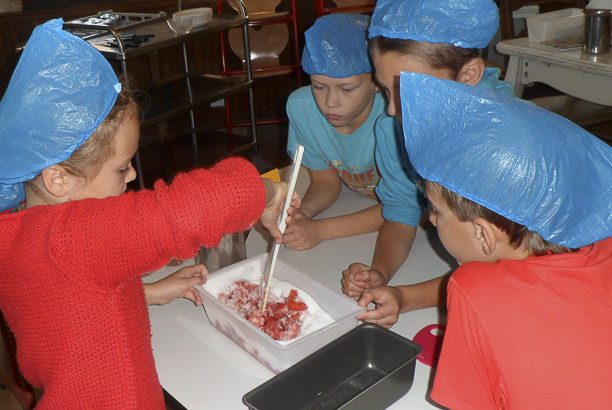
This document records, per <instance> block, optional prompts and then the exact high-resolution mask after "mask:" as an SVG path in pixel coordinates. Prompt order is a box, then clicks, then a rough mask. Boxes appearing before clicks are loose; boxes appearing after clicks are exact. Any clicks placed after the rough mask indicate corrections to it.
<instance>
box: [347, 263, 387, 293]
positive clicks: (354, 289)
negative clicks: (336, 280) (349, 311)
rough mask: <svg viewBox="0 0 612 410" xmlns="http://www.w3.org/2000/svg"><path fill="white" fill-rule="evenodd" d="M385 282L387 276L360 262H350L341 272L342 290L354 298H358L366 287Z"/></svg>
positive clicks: (382, 284)
mask: <svg viewBox="0 0 612 410" xmlns="http://www.w3.org/2000/svg"><path fill="white" fill-rule="evenodd" d="M386 284H387V278H386V277H385V276H384V275H383V274H382V273H380V272H379V271H377V270H376V269H372V267H370V266H367V265H364V264H362V263H352V264H351V265H350V266H349V267H348V269H345V270H344V271H343V272H342V292H343V293H344V294H345V295H346V296H348V297H350V298H353V299H355V300H359V298H360V297H361V295H362V294H363V292H364V291H365V290H366V289H368V288H375V287H379V286H384V285H386Z"/></svg>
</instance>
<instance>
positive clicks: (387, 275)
mask: <svg viewBox="0 0 612 410" xmlns="http://www.w3.org/2000/svg"><path fill="white" fill-rule="evenodd" d="M415 236H416V227H414V226H410V225H404V224H402V223H399V222H392V221H387V220H384V222H383V224H382V227H381V228H380V231H379V233H378V238H377V239H376V248H375V249H374V257H373V258H372V266H367V265H364V264H361V263H353V264H351V265H350V266H349V267H348V269H346V270H345V271H344V272H342V292H344V294H345V295H347V296H348V297H351V298H353V299H355V300H358V299H359V298H360V297H361V294H362V293H363V291H364V290H365V289H368V288H375V287H379V286H384V285H386V284H387V283H388V282H389V281H390V280H391V278H392V277H393V275H395V272H397V270H398V269H399V268H400V266H402V264H403V263H404V261H405V260H406V258H407V257H408V254H409V253H410V249H411V248H412V243H413V242H414V238H415Z"/></svg>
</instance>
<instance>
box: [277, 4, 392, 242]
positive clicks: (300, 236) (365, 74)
mask: <svg viewBox="0 0 612 410" xmlns="http://www.w3.org/2000/svg"><path fill="white" fill-rule="evenodd" d="M368 23H369V17H368V16H365V15H357V14H342V13H335V14H330V15H327V16H324V17H321V18H319V19H317V21H316V22H315V23H314V25H313V26H312V27H311V28H310V29H308V30H307V31H306V32H305V39H306V45H305V47H304V52H303V56H302V67H303V69H304V71H305V72H306V73H308V74H309V75H310V80H311V83H312V85H311V86H307V87H302V88H300V89H298V90H296V91H295V92H293V93H292V94H291V95H290V96H289V100H288V101H287V115H288V117H289V137H288V143H287V152H288V153H289V155H293V153H294V151H295V146H296V144H298V143H299V144H302V145H304V147H305V153H304V158H303V161H302V164H303V165H304V166H305V167H306V168H307V169H308V173H309V175H310V186H309V187H308V190H307V191H306V193H305V195H304V198H303V200H302V204H301V206H300V208H298V209H295V208H291V209H290V210H289V218H288V219H287V229H286V231H285V234H284V237H283V242H284V243H285V246H287V247H288V248H292V249H298V250H304V249H309V248H312V247H313V246H316V245H317V244H318V243H320V242H321V241H324V240H327V239H333V238H339V237H344V236H349V235H355V234H360V233H365V232H372V231H376V230H378V229H379V228H380V226H381V224H382V216H381V211H380V209H381V206H380V204H377V205H374V206H372V207H370V208H367V209H364V210H361V211H359V212H356V213H353V214H348V215H342V216H338V217H333V218H325V219H318V220H315V219H313V218H314V217H315V216H316V215H318V214H319V213H321V212H322V211H324V210H325V209H327V208H329V207H330V206H331V205H332V204H333V203H334V202H335V201H336V199H337V198H338V195H339V194H340V190H341V188H342V184H343V183H344V184H345V185H346V186H347V187H348V188H350V189H352V190H353V191H355V192H358V193H360V194H362V195H364V196H367V197H372V198H374V197H375V193H374V187H375V186H376V183H377V182H378V178H379V176H378V171H377V169H376V163H375V160H374V124H375V121H376V119H377V117H378V116H379V115H380V114H381V113H383V112H384V111H385V102H384V99H383V97H382V96H381V95H380V94H379V93H378V92H376V87H375V85H374V82H373V79H372V65H371V63H370V59H369V56H368V44H367V38H366V30H367V28H368Z"/></svg>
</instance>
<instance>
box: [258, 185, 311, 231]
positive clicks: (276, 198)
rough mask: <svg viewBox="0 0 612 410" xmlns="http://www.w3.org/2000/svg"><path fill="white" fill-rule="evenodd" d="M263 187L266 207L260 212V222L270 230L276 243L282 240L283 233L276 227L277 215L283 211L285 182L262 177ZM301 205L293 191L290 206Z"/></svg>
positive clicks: (296, 206) (298, 197)
mask: <svg viewBox="0 0 612 410" xmlns="http://www.w3.org/2000/svg"><path fill="white" fill-rule="evenodd" d="M263 184H264V188H265V189H266V207H265V208H264V211H263V213H262V214H261V218H260V219H261V223H262V224H263V226H264V227H265V228H266V229H267V230H268V231H270V234H271V235H272V237H273V238H274V240H275V241H276V242H278V243H281V242H282V241H283V234H282V233H281V231H280V230H279V229H278V217H279V215H280V213H281V212H282V211H283V205H284V204H285V198H286V197H287V190H288V187H287V183H286V182H274V181H271V180H269V179H263ZM300 205H301V198H300V195H299V194H298V193H297V192H295V193H294V194H293V198H292V199H291V206H293V207H295V208H299V207H300Z"/></svg>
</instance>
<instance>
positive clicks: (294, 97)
mask: <svg viewBox="0 0 612 410" xmlns="http://www.w3.org/2000/svg"><path fill="white" fill-rule="evenodd" d="M304 100H307V101H312V102H314V97H313V96H312V90H311V88H310V86H309V85H306V86H304V87H300V88H298V89H297V90H295V91H293V92H292V93H291V94H289V99H288V100H287V104H289V103H292V102H297V101H300V102H304Z"/></svg>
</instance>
